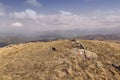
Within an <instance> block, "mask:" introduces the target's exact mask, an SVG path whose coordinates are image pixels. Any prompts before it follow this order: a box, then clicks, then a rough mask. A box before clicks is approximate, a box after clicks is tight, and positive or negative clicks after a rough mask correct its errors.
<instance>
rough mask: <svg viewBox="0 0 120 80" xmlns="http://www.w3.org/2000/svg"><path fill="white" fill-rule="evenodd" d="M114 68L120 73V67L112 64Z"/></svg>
mask: <svg viewBox="0 0 120 80" xmlns="http://www.w3.org/2000/svg"><path fill="white" fill-rule="evenodd" d="M112 66H113V67H114V68H116V69H118V70H119V71H120V65H117V64H112Z"/></svg>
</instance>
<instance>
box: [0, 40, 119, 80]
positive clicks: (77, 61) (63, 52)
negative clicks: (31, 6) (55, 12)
mask: <svg viewBox="0 0 120 80" xmlns="http://www.w3.org/2000/svg"><path fill="white" fill-rule="evenodd" d="M78 41H79V42H80V43H82V45H84V46H85V51H83V49H79V50H81V51H82V52H79V50H78V52H76V47H73V46H72V44H73V43H74V40H57V41H51V42H32V43H25V44H17V45H9V46H7V47H3V48H0V80H119V79H120V44H117V43H114V42H106V41H96V40H90V41H89V40H78ZM78 41H77V42H78ZM77 46H79V45H78V44H77ZM87 52H88V53H87ZM93 53H94V54H93ZM85 54H86V55H85Z"/></svg>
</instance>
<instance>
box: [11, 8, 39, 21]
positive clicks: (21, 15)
mask: <svg viewBox="0 0 120 80" xmlns="http://www.w3.org/2000/svg"><path fill="white" fill-rule="evenodd" d="M10 16H11V17H14V18H18V19H36V18H37V13H36V12H35V11H34V10H31V9H27V10H25V11H23V12H14V13H12V14H10Z"/></svg>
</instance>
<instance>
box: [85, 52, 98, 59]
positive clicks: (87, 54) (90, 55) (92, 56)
mask: <svg viewBox="0 0 120 80" xmlns="http://www.w3.org/2000/svg"><path fill="white" fill-rule="evenodd" d="M85 58H86V59H93V60H95V59H97V55H96V53H94V52H91V51H87V50H85Z"/></svg>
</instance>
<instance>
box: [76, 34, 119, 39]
mask: <svg viewBox="0 0 120 80" xmlns="http://www.w3.org/2000/svg"><path fill="white" fill-rule="evenodd" d="M78 38H81V39H87V40H120V34H95V35H84V36H80V37H78Z"/></svg>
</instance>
